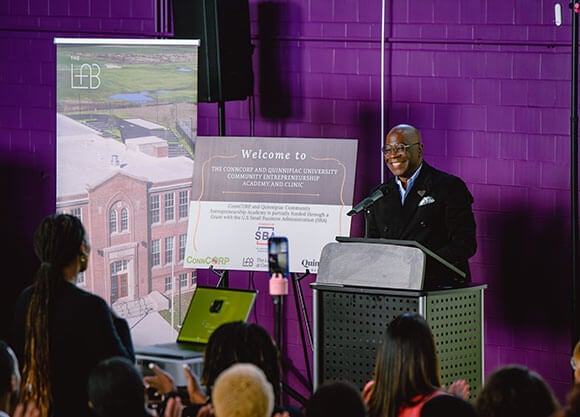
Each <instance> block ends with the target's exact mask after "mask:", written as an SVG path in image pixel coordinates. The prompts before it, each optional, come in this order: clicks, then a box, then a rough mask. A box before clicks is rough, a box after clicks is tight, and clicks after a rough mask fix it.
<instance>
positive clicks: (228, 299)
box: [177, 286, 258, 344]
mask: <svg viewBox="0 0 580 417" xmlns="http://www.w3.org/2000/svg"><path fill="white" fill-rule="evenodd" d="M257 293H258V292H257V291H255V290H241V289H233V288H215V287H201V286H197V288H196V289H195V293H194V294H193V298H192V299H191V302H190V303H189V307H188V309H187V313H186V314H185V317H184V318H183V323H182V325H181V329H180V330H179V334H178V336H177V341H178V342H189V343H192V342H193V343H201V344H207V342H208V340H209V337H210V336H211V334H212V333H213V331H214V330H215V329H217V328H218V327H219V326H221V325H222V324H224V323H229V322H232V321H246V320H247V319H248V317H249V316H250V311H251V310H252V306H253V305H254V301H255V300H256V295H257Z"/></svg>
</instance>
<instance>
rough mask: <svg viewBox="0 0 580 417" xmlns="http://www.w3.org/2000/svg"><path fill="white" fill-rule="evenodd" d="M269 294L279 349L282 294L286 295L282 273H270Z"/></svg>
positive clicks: (285, 284) (286, 287) (280, 342)
mask: <svg viewBox="0 0 580 417" xmlns="http://www.w3.org/2000/svg"><path fill="white" fill-rule="evenodd" d="M270 295H271V296H272V297H273V300H274V339H275V340H276V344H277V345H278V349H281V346H282V341H281V336H280V333H281V331H280V328H281V322H282V296H284V295H288V280H287V279H286V278H284V275H282V274H280V273H275V274H272V276H271V277H270Z"/></svg>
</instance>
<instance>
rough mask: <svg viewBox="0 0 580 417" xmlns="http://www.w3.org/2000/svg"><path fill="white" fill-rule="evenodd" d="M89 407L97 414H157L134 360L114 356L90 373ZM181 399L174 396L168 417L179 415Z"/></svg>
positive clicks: (113, 416)
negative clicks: (150, 404)
mask: <svg viewBox="0 0 580 417" xmlns="http://www.w3.org/2000/svg"><path fill="white" fill-rule="evenodd" d="M88 398H89V407H90V408H91V410H92V412H93V415H94V416H95V417H153V416H155V413H154V412H153V411H152V410H149V409H148V408H147V406H146V404H147V403H146V394H145V385H144V384H143V378H142V376H141V374H140V373H139V371H138V370H137V368H136V367H135V365H134V363H133V362H131V361H130V360H129V359H127V358H123V357H119V356H117V357H113V358H109V359H105V360H103V361H101V362H99V363H98V364H97V366H95V368H93V370H92V371H91V373H90V374H89V380H88ZM180 415H181V400H180V399H179V398H178V397H177V398H171V399H170V400H169V401H168V404H167V407H165V413H164V417H179V416H180Z"/></svg>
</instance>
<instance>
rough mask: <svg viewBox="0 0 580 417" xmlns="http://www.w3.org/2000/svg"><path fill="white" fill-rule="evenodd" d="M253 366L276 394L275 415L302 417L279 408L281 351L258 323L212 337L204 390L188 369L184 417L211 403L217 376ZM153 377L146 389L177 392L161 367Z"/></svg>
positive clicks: (224, 328)
mask: <svg viewBox="0 0 580 417" xmlns="http://www.w3.org/2000/svg"><path fill="white" fill-rule="evenodd" d="M240 362H243V363H252V364H254V365H256V366H257V367H258V368H260V369H261V370H262V371H263V372H264V374H265V375H266V378H267V379H268V381H269V382H270V384H272V388H273V390H274V398H275V401H276V403H275V407H274V412H275V413H277V412H283V411H286V410H287V411H289V412H290V415H291V416H293V417H301V416H302V412H301V411H300V410H299V409H298V408H297V407H293V406H281V405H280V404H279V400H278V399H279V398H280V392H281V375H280V374H281V364H280V355H279V351H278V347H277V346H276V344H275V342H274V340H273V339H272V337H271V336H270V334H269V333H268V331H267V330H266V329H265V328H264V327H262V326H260V325H259V324H257V323H246V322H243V321H235V322H230V323H225V324H222V325H221V326H219V327H218V328H217V329H215V330H214V332H213V333H212V334H211V336H210V338H209V340H208V343H207V346H206V349H205V354H204V363H203V372H202V375H201V378H200V379H201V385H204V386H205V392H204V391H203V390H202V389H201V386H200V383H199V382H198V381H197V379H196V377H195V375H193V374H192V373H191V372H190V371H189V368H185V369H184V371H185V376H186V379H187V381H188V382H187V390H188V395H189V400H190V402H191V403H192V405H190V406H188V407H186V409H185V410H184V415H186V416H191V415H193V416H195V415H197V413H198V410H199V408H200V405H203V404H207V403H210V402H211V397H212V391H213V386H214V383H215V380H216V379H217V377H218V375H219V374H220V373H221V372H223V371H224V370H225V369H227V368H229V367H230V366H232V365H233V364H235V363H240ZM152 369H153V372H154V373H155V375H154V376H146V377H145V382H146V384H147V385H149V386H151V387H153V388H155V389H157V391H158V392H159V393H160V394H166V393H168V392H171V391H175V390H177V387H176V386H175V384H174V381H173V378H172V377H171V375H169V374H168V373H167V372H164V371H163V370H161V369H160V368H159V367H158V366H156V365H153V366H152Z"/></svg>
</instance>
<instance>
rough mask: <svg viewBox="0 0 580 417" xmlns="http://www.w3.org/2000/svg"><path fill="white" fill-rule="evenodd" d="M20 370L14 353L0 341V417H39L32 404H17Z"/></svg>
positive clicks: (38, 412)
mask: <svg viewBox="0 0 580 417" xmlns="http://www.w3.org/2000/svg"><path fill="white" fill-rule="evenodd" d="M20 381H21V380H20V370H19V366H18V359H16V355H15V354H14V351H13V350H12V349H11V348H10V346H8V344H7V343H6V342H4V341H3V340H0V417H9V416H10V415H12V416H13V417H39V416H40V411H39V410H38V407H36V405H34V404H33V403H29V404H28V405H27V406H26V407H25V406H24V405H23V404H21V403H18V400H19V395H18V394H19V389H20Z"/></svg>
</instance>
